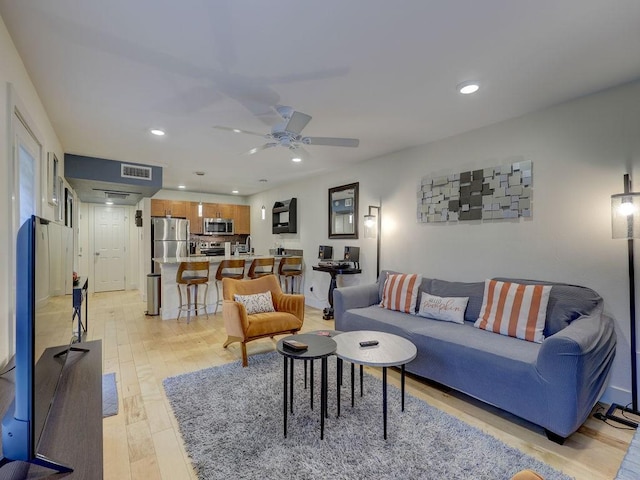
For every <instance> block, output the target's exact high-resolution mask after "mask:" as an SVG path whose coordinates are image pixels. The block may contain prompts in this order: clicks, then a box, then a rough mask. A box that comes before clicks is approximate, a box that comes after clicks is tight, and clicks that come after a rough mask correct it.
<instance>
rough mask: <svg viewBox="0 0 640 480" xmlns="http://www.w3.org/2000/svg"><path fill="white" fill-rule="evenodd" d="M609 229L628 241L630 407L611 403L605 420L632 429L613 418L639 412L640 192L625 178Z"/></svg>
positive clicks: (613, 203) (633, 424)
mask: <svg viewBox="0 0 640 480" xmlns="http://www.w3.org/2000/svg"><path fill="white" fill-rule="evenodd" d="M611 230H612V236H613V238H624V239H626V240H627V246H628V250H629V328H630V335H631V407H629V406H622V405H617V404H615V403H614V404H612V405H611V407H610V408H609V410H608V411H607V414H606V417H607V418H609V419H611V420H614V421H616V422H618V423H622V424H624V425H627V426H629V427H632V428H638V423H637V422H633V421H631V420H629V419H628V418H623V417H618V416H616V415H614V414H613V413H614V411H615V410H616V409H620V410H621V411H623V412H628V413H632V414H635V415H640V412H638V365H637V362H636V356H637V353H636V300H635V295H636V286H635V274H634V272H635V269H634V264H633V239H634V238H640V193H633V192H631V179H630V178H629V175H628V174H625V176H624V193H618V194H616V195H611Z"/></svg>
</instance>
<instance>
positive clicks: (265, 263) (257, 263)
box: [247, 257, 275, 279]
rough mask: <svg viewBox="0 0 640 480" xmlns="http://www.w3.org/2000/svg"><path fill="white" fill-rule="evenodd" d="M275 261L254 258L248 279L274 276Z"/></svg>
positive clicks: (271, 258) (272, 259)
mask: <svg viewBox="0 0 640 480" xmlns="http://www.w3.org/2000/svg"><path fill="white" fill-rule="evenodd" d="M274 266H275V259H274V258H273V257H270V258H254V259H253V262H251V266H250V267H249V273H247V277H249V278H251V279H254V278H260V277H264V276H265V275H273V269H274Z"/></svg>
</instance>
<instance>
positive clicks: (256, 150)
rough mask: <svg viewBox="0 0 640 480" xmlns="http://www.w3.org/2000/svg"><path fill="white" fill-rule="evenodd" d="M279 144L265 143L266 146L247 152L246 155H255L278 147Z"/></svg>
mask: <svg viewBox="0 0 640 480" xmlns="http://www.w3.org/2000/svg"><path fill="white" fill-rule="evenodd" d="M277 146H278V144H277V143H265V144H264V145H260V146H259V147H254V148H252V149H251V150H249V151H248V152H245V154H246V155H253V154H254V153H258V152H259V151H261V150H266V149H267V148H272V147H277Z"/></svg>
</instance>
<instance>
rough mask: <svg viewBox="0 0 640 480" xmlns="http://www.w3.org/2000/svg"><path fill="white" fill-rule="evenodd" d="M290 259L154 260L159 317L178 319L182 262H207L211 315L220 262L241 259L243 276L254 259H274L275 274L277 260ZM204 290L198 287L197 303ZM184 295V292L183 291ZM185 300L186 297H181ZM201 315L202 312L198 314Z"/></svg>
mask: <svg viewBox="0 0 640 480" xmlns="http://www.w3.org/2000/svg"><path fill="white" fill-rule="evenodd" d="M283 256H284V257H292V256H294V255H249V254H240V255H238V256H235V255H228V256H225V255H219V256H211V257H209V256H206V255H199V256H198V255H191V256H189V257H168V258H154V259H153V261H154V262H156V263H158V264H159V265H160V275H161V279H160V284H161V290H162V293H161V307H160V315H161V316H162V319H163V320H169V319H173V318H177V317H178V310H179V306H180V302H179V299H178V284H177V283H176V274H177V273H178V265H180V263H182V262H203V261H205V262H206V261H208V262H209V264H210V267H209V292H208V295H207V299H206V303H207V311H208V312H209V314H213V312H214V310H215V306H216V305H215V302H216V300H217V299H216V270H217V269H218V265H220V262H222V260H232V259H241V260H244V261H245V267H244V268H245V270H244V271H245V275H246V273H247V272H248V271H249V265H250V264H251V262H252V261H253V259H254V258H269V257H273V258H275V259H276V262H275V268H274V271H275V272H276V274H277V271H278V259H280V258H282V257H283ZM303 269H304V264H303ZM204 292H205V288H204V286H202V285H201V286H200V288H199V289H198V296H199V300H198V301H199V302H203V301H204V299H203V298H202V296H203V295H204ZM183 293H184V290H183ZM220 295H222V287H221V288H220ZM183 298H185V299H186V295H185V296H184V297H183ZM221 310H222V307H218V311H219V312H220V311H221ZM200 314H202V312H200Z"/></svg>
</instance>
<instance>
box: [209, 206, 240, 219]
mask: <svg viewBox="0 0 640 480" xmlns="http://www.w3.org/2000/svg"><path fill="white" fill-rule="evenodd" d="M203 205H204V212H205V213H204V216H205V217H206V218H233V215H234V213H235V211H234V205H231V204H227V203H204V204H203Z"/></svg>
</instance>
